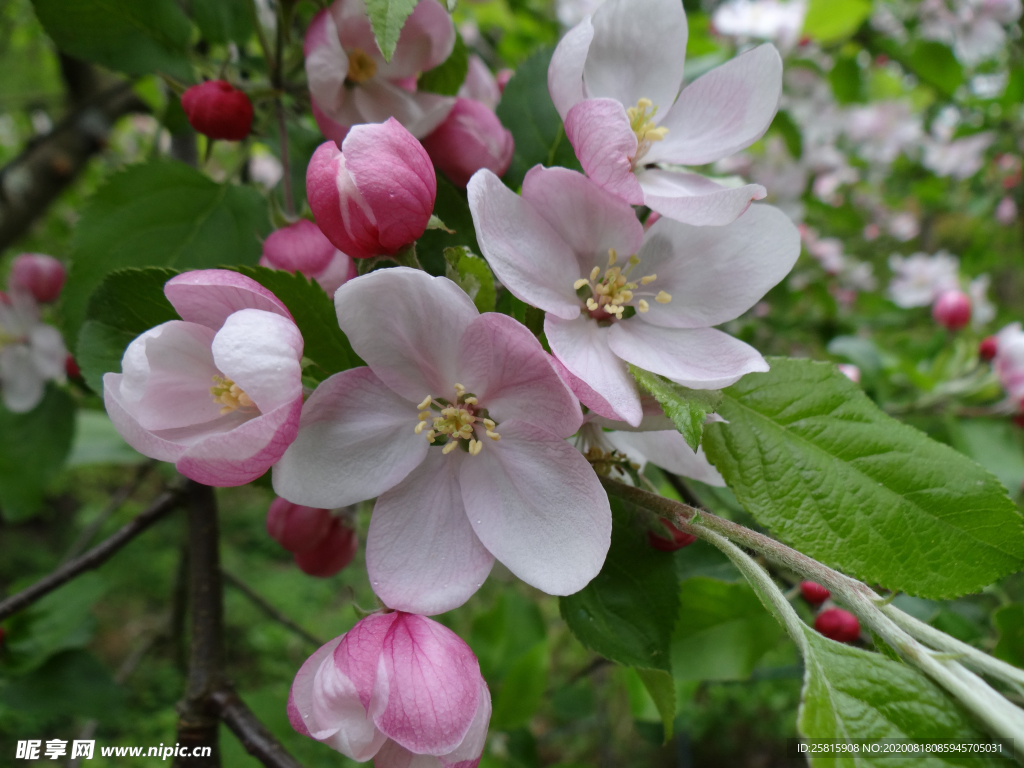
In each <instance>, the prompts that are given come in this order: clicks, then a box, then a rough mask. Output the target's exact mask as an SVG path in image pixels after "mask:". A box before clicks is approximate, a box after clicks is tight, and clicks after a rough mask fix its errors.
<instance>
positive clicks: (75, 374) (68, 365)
mask: <svg viewBox="0 0 1024 768" xmlns="http://www.w3.org/2000/svg"><path fill="white" fill-rule="evenodd" d="M64 373H66V374H67V375H68V378H71V379H80V378H82V369H81V368H79V367H78V363H76V362H75V358H73V357H72V356H71V355H68V356H67V358H65V360H64Z"/></svg>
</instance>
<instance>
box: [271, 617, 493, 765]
mask: <svg viewBox="0 0 1024 768" xmlns="http://www.w3.org/2000/svg"><path fill="white" fill-rule="evenodd" d="M490 719H491V694H490V691H489V690H488V688H487V683H486V682H484V679H483V676H482V675H481V674H480V664H479V663H478V662H477V660H476V657H475V656H474V655H473V651H471V650H470V648H469V646H468V645H466V643H465V642H463V641H462V639H461V638H459V636H458V635H456V634H455V633H454V632H452V631H451V630H450V629H448V628H447V627H445V626H443V625H441V624H438V623H437V622H435V621H432V620H430V619H428V618H425V617H423V616H416V615H414V614H409V613H401V612H399V613H385V614H379V613H378V614H371V615H370V616H367V617H366V618H364V619H362V620H361V621H360V622H359V623H357V624H356V625H355V626H354V627H353V628H352V629H351V630H349V631H348V632H346V633H345V634H344V635H341V636H340V637H336V638H335V639H334V640H331V641H330V642H329V643H327V644H326V645H323V646H321V647H320V649H319V650H317V651H316V652H315V653H314V654H313V655H312V656H310V657H309V658H308V659H307V660H306V662H305V663H304V664H303V665H302V667H301V668H300V669H299V672H298V674H297V675H296V676H295V681H294V682H293V683H292V688H291V692H290V693H289V696H288V720H289V721H290V722H291V724H292V728H294V729H295V730H296V731H298V732H299V733H301V734H302V735H303V736H309V737H311V738H313V739H316V740H317V741H321V742H323V743H324V744H326V745H327V746H329V747H331V749H334V750H337V751H338V752H340V753H342V754H343V755H345V756H346V757H350V758H352V759H353V760H355V761H357V762H360V763H362V762H366V761H367V760H369V759H371V758H373V761H374V763H373V764H374V765H375V766H376V768H412V766H415V768H474V767H475V766H476V765H477V763H478V762H479V761H480V755H481V753H482V752H483V749H484V742H485V740H486V738H487V726H488V723H489V722H490Z"/></svg>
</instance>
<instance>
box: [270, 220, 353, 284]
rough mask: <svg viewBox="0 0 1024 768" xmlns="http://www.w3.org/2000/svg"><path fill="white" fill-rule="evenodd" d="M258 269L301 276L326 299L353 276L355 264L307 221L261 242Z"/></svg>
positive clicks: (273, 234)
mask: <svg viewBox="0 0 1024 768" xmlns="http://www.w3.org/2000/svg"><path fill="white" fill-rule="evenodd" d="M260 266H263V267H271V268H272V269H283V270H285V271H286V272H301V273H302V274H303V275H305V276H306V277H308V278H311V279H313V280H316V281H317V282H318V283H320V287H321V288H323V289H324V290H325V291H326V292H327V295H328V296H332V297H333V296H334V292H335V291H336V290H338V286H340V285H341V284H342V283H344V282H345V281H346V280H351V279H352V278H353V277H355V276H356V264H355V262H354V261H353V260H352V259H350V258H349V257H348V256H346V255H345V254H344V253H342V252H341V251H339V250H338V249H337V248H335V247H334V246H333V245H332V244H331V241H330V240H328V239H327V238H326V237H324V233H323V232H321V231H320V228H319V227H318V226H317V225H316V224H314V223H313V222H311V221H308V220H307V219H300V220H299V221H297V222H296V223H294V224H292V225H291V226H289V227H284V228H282V229H279V230H277V231H276V232H272V233H271V234H270V236H269V237H267V239H266V240H264V241H263V257H262V258H261V259H260Z"/></svg>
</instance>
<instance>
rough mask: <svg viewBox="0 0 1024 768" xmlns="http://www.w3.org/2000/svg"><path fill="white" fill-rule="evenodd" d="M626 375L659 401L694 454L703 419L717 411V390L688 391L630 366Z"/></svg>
mask: <svg viewBox="0 0 1024 768" xmlns="http://www.w3.org/2000/svg"><path fill="white" fill-rule="evenodd" d="M629 372H630V373H631V374H633V378H634V379H636V382H637V384H639V385H640V387H641V388H642V389H644V390H645V391H646V392H648V393H650V394H651V395H652V396H653V397H654V399H655V400H657V401H658V403H659V404H660V405H661V407H662V410H664V411H665V415H666V416H668V417H669V418H670V419H672V423H673V424H675V426H676V429H677V430H679V434H681V435H682V436H683V439H685V440H686V444H687V445H689V446H690V447H691V448H692V449H693V450H694V451H696V450H697V447H698V446H699V445H700V440H701V436H702V435H703V434H704V419H705V418H707V415H708V414H709V413H714V412H715V411H716V410H717V409H718V405H719V403H721V402H722V393H721V392H720V391H718V390H717V389H714V390H706V389H689V388H687V387H684V386H683V385H682V384H676V383H675V382H673V381H669V380H668V379H666V378H664V377H663V376H659V375H658V374H656V373H651V372H650V371H645V370H644V369H643V368H637V367H636V366H635V365H632V364H630V366H629Z"/></svg>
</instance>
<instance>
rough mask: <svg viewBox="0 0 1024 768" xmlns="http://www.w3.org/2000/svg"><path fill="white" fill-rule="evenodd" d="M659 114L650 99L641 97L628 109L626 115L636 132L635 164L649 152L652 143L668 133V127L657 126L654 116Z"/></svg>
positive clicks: (630, 125)
mask: <svg viewBox="0 0 1024 768" xmlns="http://www.w3.org/2000/svg"><path fill="white" fill-rule="evenodd" d="M656 114H658V108H657V107H656V106H654V102H652V101H651V100H650V99H640V100H639V101H637V103H636V106H635V107H629V108H627V109H626V117H628V118H629V127H630V128H632V129H633V133H635V134H636V140H637V146H636V154H635V155H633V158H632V159H633V165H634V166H635V165H636V163H637V162H639V160H640V158H642V157H643V156H644V155H646V154H647V150H649V149H650V148H651V144H653V143H654V142H656V141H661V140H662V139H664V138H665V136H666V135H667V134H668V128H664V127H660V126H656V125H655V124H654V116H655V115H656Z"/></svg>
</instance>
